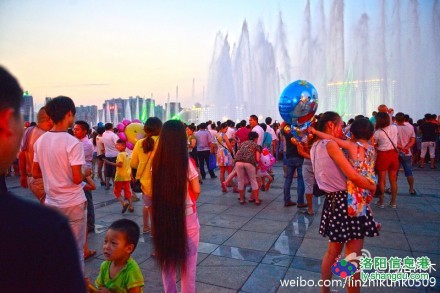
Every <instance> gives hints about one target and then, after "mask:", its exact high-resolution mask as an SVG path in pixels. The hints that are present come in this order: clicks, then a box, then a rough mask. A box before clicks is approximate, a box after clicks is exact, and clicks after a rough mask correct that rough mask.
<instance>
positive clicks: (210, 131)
mask: <svg viewBox="0 0 440 293" xmlns="http://www.w3.org/2000/svg"><path fill="white" fill-rule="evenodd" d="M209 133H211V136H212V142H213V143H217V139H216V138H215V136H216V135H217V130H212V129H210V130H209Z"/></svg>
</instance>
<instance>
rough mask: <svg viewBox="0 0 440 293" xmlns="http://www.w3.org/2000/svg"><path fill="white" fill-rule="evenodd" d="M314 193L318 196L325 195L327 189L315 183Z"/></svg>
mask: <svg viewBox="0 0 440 293" xmlns="http://www.w3.org/2000/svg"><path fill="white" fill-rule="evenodd" d="M313 195H314V196H316V197H319V196H323V195H325V191H324V190H321V189H319V186H318V184H316V183H315V184H313Z"/></svg>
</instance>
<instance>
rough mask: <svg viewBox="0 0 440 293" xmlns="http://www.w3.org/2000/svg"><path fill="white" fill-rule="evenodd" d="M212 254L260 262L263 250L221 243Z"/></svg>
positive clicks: (263, 253)
mask: <svg viewBox="0 0 440 293" xmlns="http://www.w3.org/2000/svg"><path fill="white" fill-rule="evenodd" d="M212 254H213V255H218V256H223V257H230V258H235V259H241V260H248V261H253V262H260V261H261V260H262V259H263V257H264V255H265V252H262V251H258V250H252V249H246V248H238V247H231V246H226V245H221V246H219V247H218V248H217V249H216V250H214V251H213V252H212Z"/></svg>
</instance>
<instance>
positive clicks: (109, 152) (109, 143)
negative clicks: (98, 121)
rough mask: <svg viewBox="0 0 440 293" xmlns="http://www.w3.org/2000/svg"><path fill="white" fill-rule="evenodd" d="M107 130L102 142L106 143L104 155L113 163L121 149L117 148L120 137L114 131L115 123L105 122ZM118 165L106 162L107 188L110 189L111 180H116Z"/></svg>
mask: <svg viewBox="0 0 440 293" xmlns="http://www.w3.org/2000/svg"><path fill="white" fill-rule="evenodd" d="M104 127H105V132H104V133H103V134H102V143H103V145H104V156H105V159H106V160H107V161H110V162H112V163H116V157H117V156H118V154H119V151H118V150H117V149H116V142H117V141H118V139H119V137H118V136H117V135H116V133H115V132H114V131H113V124H111V123H106V124H105V126H104ZM115 172H116V167H114V166H112V165H110V164H105V165H104V174H105V189H106V190H109V189H110V180H112V181H114V179H115Z"/></svg>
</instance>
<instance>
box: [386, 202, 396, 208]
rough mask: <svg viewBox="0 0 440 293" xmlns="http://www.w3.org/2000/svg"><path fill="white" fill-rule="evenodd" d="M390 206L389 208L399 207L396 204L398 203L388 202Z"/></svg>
mask: <svg viewBox="0 0 440 293" xmlns="http://www.w3.org/2000/svg"><path fill="white" fill-rule="evenodd" d="M388 207H389V208H392V209H397V205H396V204H391V203H389V204H388Z"/></svg>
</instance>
